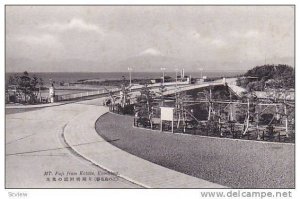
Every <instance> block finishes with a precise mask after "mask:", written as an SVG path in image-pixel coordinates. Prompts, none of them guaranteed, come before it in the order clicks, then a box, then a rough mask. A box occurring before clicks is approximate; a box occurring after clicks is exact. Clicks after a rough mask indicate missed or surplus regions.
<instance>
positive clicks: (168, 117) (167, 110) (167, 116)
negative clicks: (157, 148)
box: [160, 107, 174, 133]
mask: <svg viewBox="0 0 300 199" xmlns="http://www.w3.org/2000/svg"><path fill="white" fill-rule="evenodd" d="M160 119H161V123H160V131H162V130H163V129H162V125H163V121H164V120H165V121H171V122H172V133H173V132H174V108H172V107H160Z"/></svg>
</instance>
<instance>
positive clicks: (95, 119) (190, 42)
mask: <svg viewBox="0 0 300 199" xmlns="http://www.w3.org/2000/svg"><path fill="white" fill-rule="evenodd" d="M4 9H5V11H4V12H5V13H4V14H5V22H4V23H5V33H4V34H5V35H4V36H5V48H4V51H5V95H4V96H5V141H4V142H5V151H4V153H5V155H4V156H5V168H4V169H5V173H4V175H5V184H4V186H5V188H6V189H62V188H66V189H81V188H83V189H146V188H150V189H165V188H167V189H195V188H196V189H213V190H219V189H220V190H221V191H222V190H230V189H241V190H245V189H261V191H263V190H264V189H276V190H278V191H279V195H276V197H278V198H279V197H283V195H281V194H287V197H288V194H289V193H288V191H286V192H285V193H283V192H284V190H279V189H287V190H288V189H295V181H296V180H295V179H296V177H295V173H296V172H295V124H296V121H295V79H296V78H295V60H296V59H295V40H296V35H295V9H296V6H295V5H5V6H4ZM3 93H4V92H3ZM201 193H204V192H201ZM206 194H208V193H206ZM209 194H210V193H209ZM276 194H277V193H276ZM247 196H248V197H251V196H250V195H247ZM205 197H207V198H208V197H211V198H213V196H212V195H207V196H206V195H205V196H204V195H201V197H200V196H199V197H198V198H205ZM232 197H234V195H233V196H232ZM243 197H245V196H243Z"/></svg>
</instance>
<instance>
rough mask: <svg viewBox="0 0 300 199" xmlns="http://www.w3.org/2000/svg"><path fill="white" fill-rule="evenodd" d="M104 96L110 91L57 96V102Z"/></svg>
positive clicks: (114, 90) (117, 89) (116, 89)
mask: <svg viewBox="0 0 300 199" xmlns="http://www.w3.org/2000/svg"><path fill="white" fill-rule="evenodd" d="M110 91H112V92H118V91H120V89H119V88H114V89H111V90H110ZM104 94H108V91H106V90H97V91H86V92H82V93H73V94H65V95H58V96H57V101H66V100H72V99H79V98H84V97H90V96H96V95H104Z"/></svg>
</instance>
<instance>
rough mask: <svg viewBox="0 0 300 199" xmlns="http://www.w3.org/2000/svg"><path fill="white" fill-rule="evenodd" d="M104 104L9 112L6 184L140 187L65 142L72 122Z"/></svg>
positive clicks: (84, 104) (88, 103)
mask: <svg viewBox="0 0 300 199" xmlns="http://www.w3.org/2000/svg"><path fill="white" fill-rule="evenodd" d="M101 104H102V102H101V99H94V100H89V101H84V102H77V103H72V104H66V105H61V106H53V107H47V108H41V109H37V110H33V111H29V112H21V113H14V114H7V115H6V127H5V130H6V134H5V143H6V144H5V145H6V147H5V154H6V157H5V158H6V161H5V175H6V176H5V177H6V178H5V186H6V188H139V187H140V186H138V185H136V184H134V183H132V182H129V181H127V180H125V179H123V178H118V177H116V176H115V175H112V174H108V173H107V171H106V170H104V169H102V168H100V167H99V166H96V165H94V164H92V163H91V162H89V161H87V160H85V159H84V158H82V157H80V156H78V155H77V154H76V153H74V151H73V150H71V149H70V148H69V147H68V145H66V143H65V140H64V137H63V136H62V134H63V131H64V128H65V126H66V125H67V124H68V122H69V121H70V120H72V119H73V118H74V117H76V116H77V115H78V114H80V113H83V112H88V111H91V110H92V109H94V107H95V106H99V105H101ZM96 177H97V178H96ZM84 178H85V180H84ZM54 180H55V181H54Z"/></svg>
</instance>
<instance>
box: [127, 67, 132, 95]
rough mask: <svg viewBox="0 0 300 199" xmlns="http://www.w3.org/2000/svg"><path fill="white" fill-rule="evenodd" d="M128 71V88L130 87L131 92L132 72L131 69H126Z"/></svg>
mask: <svg viewBox="0 0 300 199" xmlns="http://www.w3.org/2000/svg"><path fill="white" fill-rule="evenodd" d="M128 71H129V87H130V90H131V71H132V68H131V67H128Z"/></svg>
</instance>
